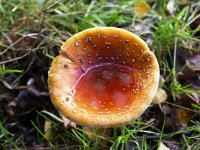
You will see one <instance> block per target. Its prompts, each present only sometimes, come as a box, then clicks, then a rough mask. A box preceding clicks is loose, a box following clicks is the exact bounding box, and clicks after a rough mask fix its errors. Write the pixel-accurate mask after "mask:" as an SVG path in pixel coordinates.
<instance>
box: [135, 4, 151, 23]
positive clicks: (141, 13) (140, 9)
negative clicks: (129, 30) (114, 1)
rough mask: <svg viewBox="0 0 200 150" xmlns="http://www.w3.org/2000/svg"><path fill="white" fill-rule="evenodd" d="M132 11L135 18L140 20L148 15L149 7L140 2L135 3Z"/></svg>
mask: <svg viewBox="0 0 200 150" xmlns="http://www.w3.org/2000/svg"><path fill="white" fill-rule="evenodd" d="M133 10H134V11H135V14H136V16H137V17H138V18H140V19H142V18H144V17H145V16H146V15H147V14H148V13H149V11H150V10H151V7H150V6H149V4H148V3H147V2H145V1H143V0H140V1H138V2H137V3H135V6H134V7H133Z"/></svg>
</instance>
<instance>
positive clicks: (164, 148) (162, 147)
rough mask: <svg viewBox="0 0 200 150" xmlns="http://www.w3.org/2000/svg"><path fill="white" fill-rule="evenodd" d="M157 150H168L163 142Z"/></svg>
mask: <svg viewBox="0 0 200 150" xmlns="http://www.w3.org/2000/svg"><path fill="white" fill-rule="evenodd" d="M158 150H170V149H169V148H168V147H167V146H166V145H165V144H163V142H160V145H159V147H158Z"/></svg>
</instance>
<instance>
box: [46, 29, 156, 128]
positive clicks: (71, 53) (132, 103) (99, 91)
mask: <svg viewBox="0 0 200 150" xmlns="http://www.w3.org/2000/svg"><path fill="white" fill-rule="evenodd" d="M48 83H49V92H50V96H51V100H52V102H53V104H54V105H55V107H56V108H57V109H58V110H59V111H60V112H61V113H62V114H63V115H64V116H65V117H67V118H69V119H70V120H72V121H74V122H76V123H78V124H81V125H87V126H91V127H101V128H108V127H116V126H121V125H124V124H127V123H129V122H130V121H132V120H134V119H136V118H138V117H139V116H140V115H141V114H142V113H143V112H144V111H145V110H146V109H147V107H148V106H149V105H150V104H151V102H152V100H153V97H154V95H155V94H156V91H157V88H158V84H159V65H158V62H157V59H156V57H155V55H154V54H153V52H151V51H150V50H149V48H148V46H147V44H146V43H145V42H144V41H143V40H142V39H141V38H140V37H138V36H137V35H135V34H133V33H131V32H129V31H127V30H124V29H120V28H115V27H96V28H91V29H86V30H84V31H82V32H79V33H77V34H75V35H74V36H72V37H71V38H69V39H68V40H67V41H66V42H65V43H64V44H63V45H62V47H61V51H60V55H59V56H57V57H56V58H55V59H54V60H53V62H52V66H51V68H50V70H49V78H48Z"/></svg>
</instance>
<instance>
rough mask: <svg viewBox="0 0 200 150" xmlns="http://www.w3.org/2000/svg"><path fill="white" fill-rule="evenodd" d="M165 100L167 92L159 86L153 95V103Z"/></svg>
mask: <svg viewBox="0 0 200 150" xmlns="http://www.w3.org/2000/svg"><path fill="white" fill-rule="evenodd" d="M166 100H167V93H166V92H165V90H163V89H161V88H159V89H158V91H157V93H156V95H155V96H154V99H153V103H154V104H161V103H164V102H165V101H166Z"/></svg>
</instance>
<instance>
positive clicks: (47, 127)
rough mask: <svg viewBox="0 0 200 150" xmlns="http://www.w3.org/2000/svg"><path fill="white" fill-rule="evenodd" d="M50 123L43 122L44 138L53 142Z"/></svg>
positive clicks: (47, 121)
mask: <svg viewBox="0 0 200 150" xmlns="http://www.w3.org/2000/svg"><path fill="white" fill-rule="evenodd" d="M51 124H52V123H51V122H50V121H49V120H45V122H44V136H45V138H46V139H48V140H53V130H52V128H51Z"/></svg>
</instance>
